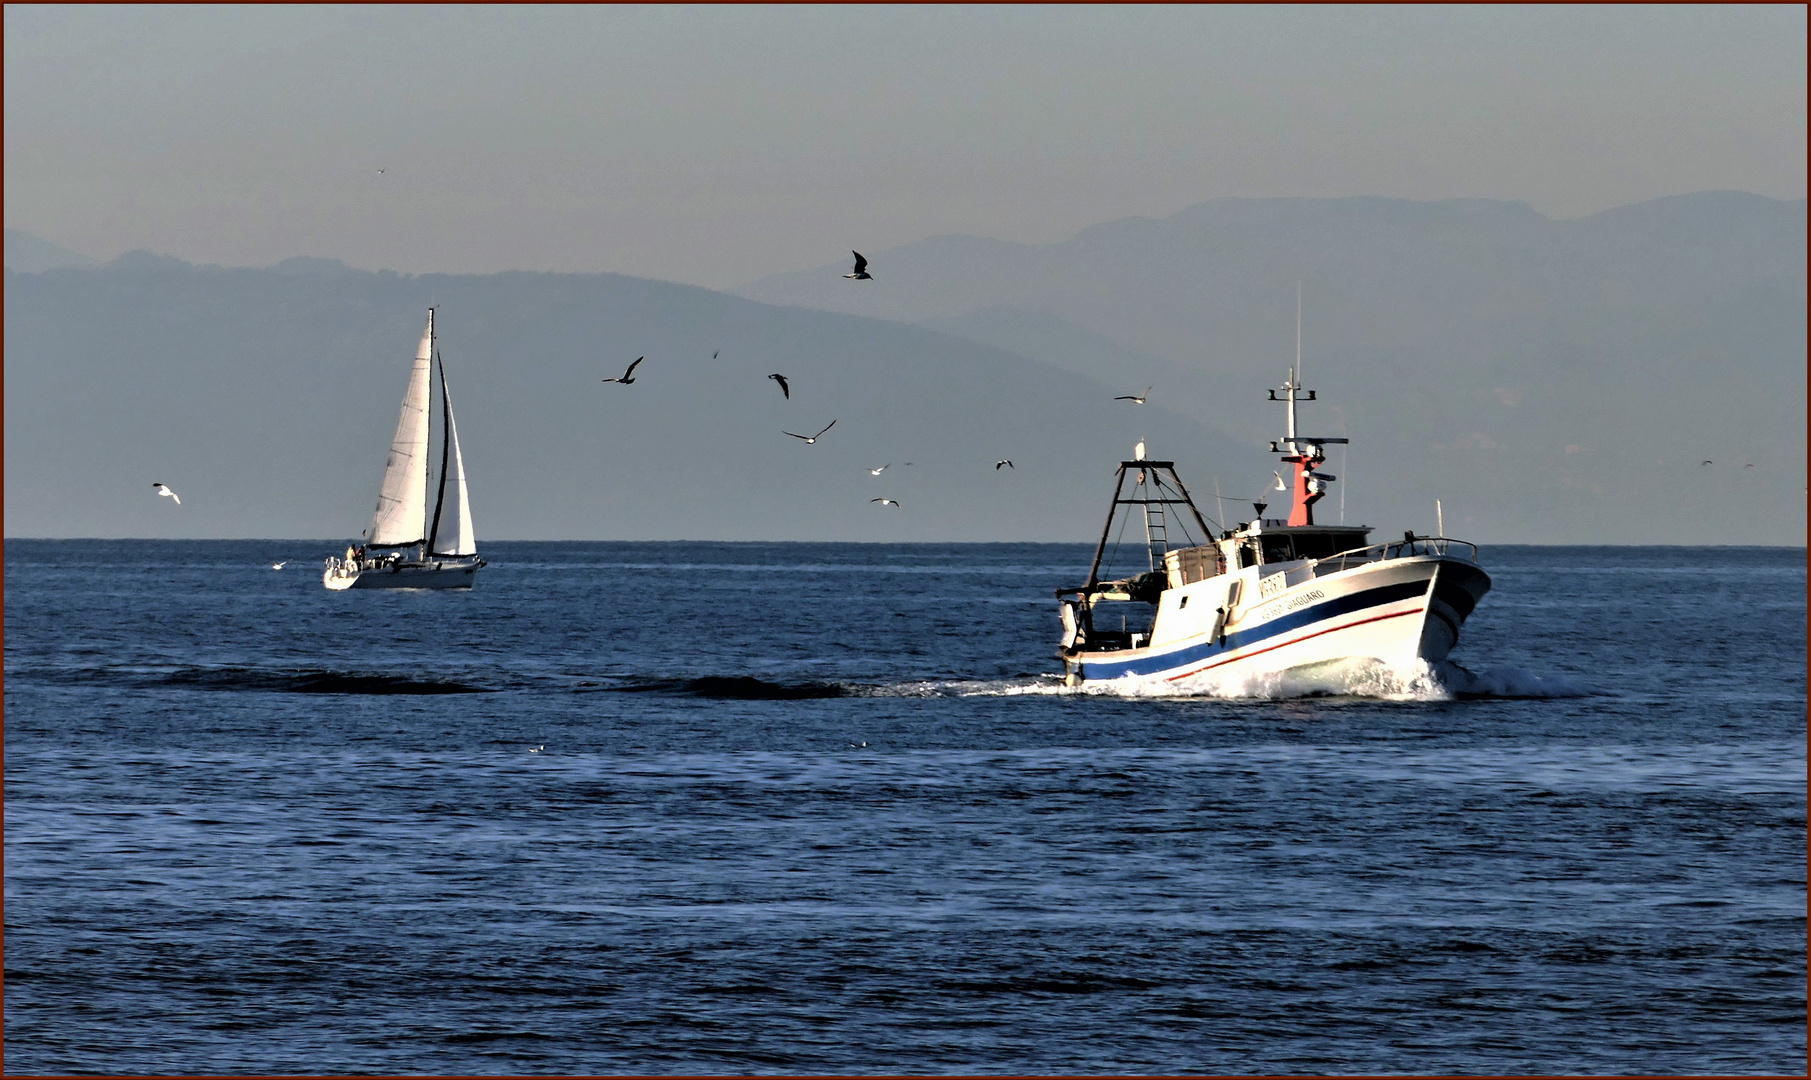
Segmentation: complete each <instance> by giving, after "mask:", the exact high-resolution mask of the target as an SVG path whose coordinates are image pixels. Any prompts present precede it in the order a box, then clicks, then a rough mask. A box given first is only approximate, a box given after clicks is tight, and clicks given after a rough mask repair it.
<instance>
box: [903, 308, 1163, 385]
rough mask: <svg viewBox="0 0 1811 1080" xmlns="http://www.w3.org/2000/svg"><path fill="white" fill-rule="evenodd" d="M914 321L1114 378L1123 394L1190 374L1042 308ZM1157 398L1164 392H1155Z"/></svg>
mask: <svg viewBox="0 0 1811 1080" xmlns="http://www.w3.org/2000/svg"><path fill="white" fill-rule="evenodd" d="M918 325H920V326H923V327H926V328H927V329H931V330H936V331H938V332H939V333H944V334H950V335H952V336H955V337H959V338H967V339H968V340H970V341H978V342H980V343H981V344H983V345H992V346H994V347H995V348H998V349H1005V350H1007V351H1008V352H1016V353H1021V354H1023V355H1025V356H1035V357H1037V358H1038V359H1039V360H1042V361H1044V362H1045V363H1049V364H1055V365H1056V366H1057V367H1060V368H1062V369H1064V370H1065V371H1072V372H1075V373H1076V374H1078V375H1085V376H1087V377H1088V378H1090V379H1117V380H1119V383H1120V384H1122V385H1121V386H1120V389H1121V390H1122V391H1123V392H1124V393H1129V394H1135V393H1138V392H1139V391H1141V390H1143V389H1145V388H1146V387H1148V386H1151V385H1152V384H1154V383H1158V384H1165V385H1166V386H1167V387H1168V388H1172V389H1173V388H1176V387H1180V386H1182V385H1183V384H1184V383H1185V382H1187V381H1189V380H1190V377H1191V376H1192V375H1193V374H1195V373H1193V372H1190V371H1188V370H1187V369H1186V368H1184V367H1183V366H1182V365H1180V364H1174V363H1171V362H1170V361H1168V360H1163V359H1160V358H1158V357H1155V356H1152V355H1151V354H1150V353H1147V352H1144V351H1143V350H1140V349H1134V348H1132V347H1131V346H1129V345H1125V344H1122V343H1120V342H1117V341H1113V340H1112V339H1110V338H1106V337H1103V336H1101V335H1100V334H1097V333H1095V332H1094V331H1092V330H1089V329H1088V328H1087V327H1084V326H1077V325H1075V324H1074V323H1072V322H1070V321H1069V320H1067V319H1063V318H1059V317H1058V316H1056V315H1053V314H1051V313H1050V312H1048V311H1045V310H1044V309H1043V308H1024V307H1004V306H1003V307H991V308H982V309H980V310H979V311H971V312H969V313H967V314H965V315H957V316H954V317H953V318H947V319H926V320H924V321H922V322H920V323H919V324H918ZM1158 396H1159V397H1160V398H1161V397H1162V396H1163V395H1158Z"/></svg>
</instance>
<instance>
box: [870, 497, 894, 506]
mask: <svg viewBox="0 0 1811 1080" xmlns="http://www.w3.org/2000/svg"><path fill="white" fill-rule="evenodd" d="M868 501H869V502H877V503H879V504H880V505H881V506H883V507H886V506H898V505H899V500H898V499H869V500H868Z"/></svg>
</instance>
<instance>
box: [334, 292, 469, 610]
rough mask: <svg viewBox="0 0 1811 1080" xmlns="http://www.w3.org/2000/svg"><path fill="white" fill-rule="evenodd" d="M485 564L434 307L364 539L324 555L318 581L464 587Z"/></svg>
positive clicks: (341, 584)
mask: <svg viewBox="0 0 1811 1080" xmlns="http://www.w3.org/2000/svg"><path fill="white" fill-rule="evenodd" d="M436 365H438V368H439V373H440V380H439V381H440V417H441V420H440V484H439V486H438V489H437V490H438V493H437V494H436V495H435V497H434V506H433V514H432V516H431V517H430V516H429V512H428V490H429V488H430V487H433V486H434V485H433V484H432V483H431V480H432V476H431V475H430V473H429V469H430V462H429V460H428V435H429V431H428V429H429V427H430V423H429V413H428V409H429V405H430V404H431V403H430V401H429V398H430V396H431V393H432V387H431V386H430V376H431V375H432V374H433V371H434V369H435V367H436ZM483 565H485V563H484V560H483V559H480V558H479V557H478V543H477V540H476V539H475V538H474V537H473V535H472V508H471V500H470V497H469V496H468V495H467V493H466V486H465V458H464V457H463V455H461V454H460V453H459V428H458V426H457V424H455V423H454V421H453V400H452V398H451V397H450V396H448V394H447V388H446V362H445V361H444V360H442V359H441V358H440V353H439V348H438V341H437V339H436V338H435V336H434V309H433V308H429V309H428V326H427V329H426V330H423V331H422V333H421V345H420V347H418V348H417V349H416V350H415V366H414V367H413V368H412V369H410V371H409V385H408V389H407V390H405V391H404V392H403V396H402V415H401V416H400V417H399V418H398V419H397V421H396V437H395V438H394V439H392V440H391V442H390V458H389V461H388V462H387V463H386V464H385V465H384V482H383V487H382V488H381V489H380V490H379V492H378V495H377V511H376V513H375V514H374V515H373V516H372V518H371V528H370V529H368V530H367V531H366V533H365V542H364V543H363V544H362V545H359V546H353V547H348V548H347V549H346V555H345V557H344V558H335V557H332V556H329V557H328V559H327V569H326V571H325V572H324V573H323V575H322V577H321V582H322V584H324V585H326V586H327V587H328V588H329V589H334V590H340V589H469V588H471V587H472V582H473V581H474V580H475V579H476V578H477V575H478V568H479V567H481V566H483Z"/></svg>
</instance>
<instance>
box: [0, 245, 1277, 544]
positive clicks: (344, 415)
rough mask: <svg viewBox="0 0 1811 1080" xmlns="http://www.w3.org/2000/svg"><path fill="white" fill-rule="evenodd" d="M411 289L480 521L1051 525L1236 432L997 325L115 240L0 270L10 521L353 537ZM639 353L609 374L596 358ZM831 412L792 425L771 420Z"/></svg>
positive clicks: (14, 528)
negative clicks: (978, 329) (451, 405)
mask: <svg viewBox="0 0 1811 1080" xmlns="http://www.w3.org/2000/svg"><path fill="white" fill-rule="evenodd" d="M430 303H433V304H437V305H438V307H439V309H440V319H439V325H440V328H441V335H440V344H441V348H442V352H443V354H444V355H445V358H446V363H447V368H448V373H449V380H450V385H451V391H452V395H453V400H454V402H455V405H456V407H457V409H458V413H459V430H460V436H461V440H462V442H463V444H464V449H465V460H466V469H467V474H468V476H469V477H470V479H471V485H472V498H473V508H474V518H475V521H476V524H477V529H478V536H479V540H480V544H482V543H483V541H484V539H485V538H487V537H489V538H505V537H507V538H619V537H620V538H721V539H774V538H780V539H785V538H798V539H862V540H899V539H979V540H993V539H998V540H1004V539H1020V538H1035V539H1064V540H1073V539H1080V538H1086V537H1090V536H1092V535H1094V534H1095V533H1096V531H1097V530H1098V529H1099V527H1100V523H1099V520H1098V514H1099V512H1100V503H1101V502H1102V500H1103V499H1104V495H1103V494H1102V490H1098V489H1102V488H1104V485H1105V483H1106V482H1107V480H1108V478H1109V477H1110V476H1111V470H1112V467H1113V463H1114V462H1116V461H1117V460H1118V459H1119V458H1121V457H1123V456H1126V455H1127V454H1129V452H1130V451H1131V447H1132V443H1133V442H1135V441H1136V440H1137V439H1138V438H1140V437H1148V438H1149V439H1150V441H1151V445H1152V446H1153V448H1154V451H1155V450H1161V451H1163V452H1167V453H1173V454H1174V455H1175V456H1176V457H1177V458H1178V459H1179V460H1181V461H1185V462H1188V461H1193V462H1196V463H1202V462H1205V461H1209V460H1215V459H1218V460H1228V459H1230V458H1232V457H1233V456H1234V455H1235V453H1236V450H1237V448H1236V446H1235V445H1234V444H1232V443H1230V442H1229V441H1228V440H1226V439H1225V438H1224V437H1223V436H1218V435H1216V434H1215V433H1213V432H1212V431H1210V430H1208V429H1206V428H1204V427H1203V426H1202V425H1200V424H1198V423H1196V422H1193V421H1189V420H1186V419H1184V418H1182V417H1179V416H1177V415H1175V414H1173V413H1169V412H1166V411H1164V410H1162V409H1157V408H1145V409H1136V408H1129V407H1127V406H1125V405H1124V403H1121V411H1120V412H1118V413H1116V414H1101V413H1100V411H1099V407H1100V405H1101V404H1102V403H1104V402H1106V401H1107V399H1108V398H1109V397H1110V396H1111V394H1112V393H1114V392H1117V391H1113V390H1111V389H1109V388H1107V387H1105V386H1102V385H1100V384H1098V383H1094V382H1091V381H1089V380H1086V379H1083V378H1081V377H1078V376H1075V375H1072V374H1069V373H1066V372H1063V371H1060V370H1058V369H1055V368H1052V367H1049V366H1047V365H1043V364H1040V363H1037V362H1035V361H1031V360H1027V359H1025V358H1023V357H1019V356H1014V355H1011V354H1009V353H1006V352H1003V351H1001V350H998V349H992V348H988V347H985V346H981V345H977V344H974V343H972V342H968V341H964V340H960V339H956V338H952V337H948V336H945V335H940V334H936V333H933V332H931V331H928V330H924V329H919V328H915V327H909V326H903V325H898V324H891V323H883V322H876V321H873V320H868V319H862V318H856V317H851V316H844V315H832V314H824V313H814V312H804V311H796V310H789V309H782V308H775V307H770V306H767V305H762V304H757V303H754V302H751V301H748V300H744V299H740V298H737V297H732V296H728V295H725V294H721V293H713V292H710V291H708V290H705V289H699V288H694V287H691V286H683V285H673V284H668V283H665V282H656V281H648V280H645V279H637V278H629V277H621V276H615V275H569V274H535V273H506V274H495V275H484V276H440V275H429V276H422V277H406V276H402V275H398V274H395V273H391V272H381V271H380V272H377V273H367V272H363V271H356V270H347V269H345V268H343V267H336V266H334V265H331V261H330V260H300V261H299V260H288V261H286V262H285V263H282V264H279V265H278V266H276V267H271V268H266V269H225V268H219V267H195V266H191V265H189V264H186V263H182V262H180V261H178V260H171V259H167V258H164V257H160V256H148V255H143V254H134V255H132V256H130V257H122V258H121V259H119V260H116V261H115V262H114V263H112V264H109V265H108V266H106V267H102V268H99V269H94V270H82V271H59V272H57V273H51V274H41V275H33V274H17V273H11V272H9V273H8V274H7V277H6V304H7V311H8V319H7V321H6V355H7V364H6V520H7V532H8V534H9V535H16V536H18V535H135V536H320V535H335V534H338V535H344V536H355V535H357V533H358V531H359V530H360V529H361V528H363V527H365V526H366V525H367V524H368V523H369V519H370V512H371V506H372V503H373V501H374V500H375V498H376V492H377V486H378V481H379V478H380V476H381V473H382V469H383V463H384V455H385V451H386V449H387V447H388V443H389V439H390V436H391V433H392V431H393V430H394V427H395V423H396V410H397V405H398V403H399V401H400V400H401V397H402V392H403V383H404V380H405V379H406V376H407V371H408V366H409V361H410V357H411V356H412V355H413V353H414V348H415V342H416V340H417V338H418V337H419V335H420V331H421V323H422V320H423V317H424V315H425V309H426V308H427V306H428V305H429V304H430ZM718 350H720V352H721V358H720V359H719V360H716V361H713V360H712V359H711V354H712V352H713V351H718ZM644 354H645V355H646V356H647V360H646V361H645V362H644V364H643V365H642V367H641V368H640V369H639V370H638V371H637V373H636V374H637V381H636V383H635V385H634V386H631V387H624V386H615V385H606V384H603V383H602V382H601V381H600V380H601V379H602V378H603V377H605V376H606V375H617V374H620V373H621V372H622V370H623V368H624V367H625V366H626V365H627V364H628V362H629V361H630V360H633V359H635V357H636V356H638V355H644ZM774 371H779V372H782V373H784V374H786V375H788V376H789V377H790V378H791V379H792V399H791V400H790V401H788V400H787V399H785V398H783V397H782V396H781V394H780V392H779V390H778V388H777V386H776V385H775V384H774V383H773V382H772V381H770V380H769V379H768V378H767V375H768V374H769V373H770V372H774ZM831 420H836V421H837V426H836V428H835V429H834V430H832V431H831V432H830V434H829V435H828V436H826V437H825V439H824V440H823V441H822V442H820V443H819V444H818V445H816V446H805V445H803V444H801V443H799V442H798V441H797V440H794V439H790V438H787V437H786V436H785V435H784V434H782V430H783V429H786V430H792V431H801V432H805V433H810V432H813V431H816V430H818V429H819V428H820V427H822V426H823V425H824V424H826V423H828V422H829V421H831ZM999 458H1012V459H1013V460H1014V462H1015V466H1016V468H1013V469H1009V470H996V469H994V467H993V463H994V462H995V461H996V460H997V459H999ZM889 462H890V463H892V468H891V469H889V470H888V471H887V472H885V473H883V474H882V476H880V477H874V476H871V475H869V473H868V470H869V469H871V468H875V467H878V466H880V465H883V464H887V463H889ZM907 462H912V464H911V465H909V466H908V465H907V464H906V463H907ZM1252 464H1253V465H1255V464H1258V463H1257V462H1253V463H1252ZM1195 471H1196V472H1197V473H1201V472H1204V471H1205V467H1204V466H1202V465H1200V464H1197V467H1196V469H1195ZM1247 471H1248V472H1249V471H1250V470H1249V469H1248V470H1247ZM1078 476H1080V477H1084V478H1087V479H1089V480H1091V481H1093V482H1092V483H1084V484H1082V485H1080V486H1078V485H1076V484H1075V479H1076V477H1078ZM1248 479H1249V478H1248ZM152 481H162V482H165V483H168V484H170V485H171V486H172V487H174V488H175V489H176V490H177V491H178V492H179V493H181V494H182V495H183V497H184V502H183V506H182V507H181V508H180V509H178V508H176V507H174V506H173V505H171V504H170V503H169V502H168V500H160V499H157V498H156V497H155V496H154V495H152V494H151V488H150V484H151V482H152ZM1248 486H1250V485H1248ZM877 496H886V497H889V498H894V499H898V500H900V501H901V502H902V503H904V506H903V507H902V508H900V509H887V508H882V507H880V506H879V505H877V504H872V503H870V502H869V501H868V500H869V499H871V498H874V497H877Z"/></svg>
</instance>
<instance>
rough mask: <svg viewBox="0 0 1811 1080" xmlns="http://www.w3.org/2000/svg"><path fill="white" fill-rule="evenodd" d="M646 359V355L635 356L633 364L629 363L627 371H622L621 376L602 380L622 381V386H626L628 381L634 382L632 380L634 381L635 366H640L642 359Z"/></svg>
mask: <svg viewBox="0 0 1811 1080" xmlns="http://www.w3.org/2000/svg"><path fill="white" fill-rule="evenodd" d="M646 359H647V357H645V356H638V357H636V358H635V363H633V364H630V365H629V370H627V371H625V372H623V374H622V378H620V379H605V380H604V382H619V383H622V384H623V385H624V386H627V385H629V384H630V383H632V382H634V381H635V369H636V368H638V367H640V366H641V362H642V361H643V360H646Z"/></svg>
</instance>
